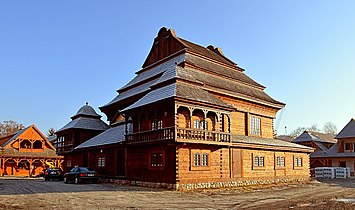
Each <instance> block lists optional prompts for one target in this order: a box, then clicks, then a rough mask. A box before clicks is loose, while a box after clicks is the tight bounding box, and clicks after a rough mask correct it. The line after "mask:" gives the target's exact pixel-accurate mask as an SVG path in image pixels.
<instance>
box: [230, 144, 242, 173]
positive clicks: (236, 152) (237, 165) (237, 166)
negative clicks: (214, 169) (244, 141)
mask: <svg viewBox="0 0 355 210" xmlns="http://www.w3.org/2000/svg"><path fill="white" fill-rule="evenodd" d="M240 177H242V150H241V149H232V178H240Z"/></svg>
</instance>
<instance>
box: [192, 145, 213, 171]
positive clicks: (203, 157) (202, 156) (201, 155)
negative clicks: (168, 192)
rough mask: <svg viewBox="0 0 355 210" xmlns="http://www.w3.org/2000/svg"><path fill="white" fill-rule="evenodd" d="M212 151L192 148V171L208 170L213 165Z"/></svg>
mask: <svg viewBox="0 0 355 210" xmlns="http://www.w3.org/2000/svg"><path fill="white" fill-rule="evenodd" d="M210 158H211V151H210V150H198V149H193V150H191V155H190V170H191V171H206V170H210V167H211V162H210Z"/></svg>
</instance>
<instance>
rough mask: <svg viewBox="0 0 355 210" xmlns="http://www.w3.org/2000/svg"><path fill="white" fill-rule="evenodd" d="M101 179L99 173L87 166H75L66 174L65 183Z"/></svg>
mask: <svg viewBox="0 0 355 210" xmlns="http://www.w3.org/2000/svg"><path fill="white" fill-rule="evenodd" d="M98 181H99V176H98V173H97V172H95V171H93V170H91V169H90V168H87V167H74V168H72V169H71V170H70V172H68V173H65V174H64V183H69V182H74V183H75V184H79V183H83V182H92V183H97V182H98Z"/></svg>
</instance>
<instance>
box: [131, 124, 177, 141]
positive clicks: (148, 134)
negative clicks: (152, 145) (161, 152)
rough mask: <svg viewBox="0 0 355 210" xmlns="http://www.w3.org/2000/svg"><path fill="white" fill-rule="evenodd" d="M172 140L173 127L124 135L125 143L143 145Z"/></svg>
mask: <svg viewBox="0 0 355 210" xmlns="http://www.w3.org/2000/svg"><path fill="white" fill-rule="evenodd" d="M172 139H174V127H169V128H162V129H157V130H151V131H143V132H139V133H133V134H128V135H126V140H127V143H143V142H152V141H163V140H172Z"/></svg>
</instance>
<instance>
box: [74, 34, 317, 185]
mask: <svg viewBox="0 0 355 210" xmlns="http://www.w3.org/2000/svg"><path fill="white" fill-rule="evenodd" d="M264 89H265V87H264V86H262V85H260V84H259V83H257V82H255V81H254V80H253V79H251V78H250V77H248V76H247V75H246V74H245V73H244V69H242V68H241V67H239V66H238V65H237V64H236V63H234V62H233V61H231V60H230V59H228V58H227V57H226V56H225V55H224V54H223V52H222V51H221V49H220V48H218V47H213V46H208V47H202V46H199V45H197V44H194V43H192V42H189V41H187V40H185V39H182V38H180V37H177V35H176V33H175V31H174V30H172V29H167V28H164V27H163V28H162V29H161V30H160V31H159V33H158V36H157V37H156V38H155V39H154V42H153V46H152V48H151V50H150V52H149V55H148V57H147V58H146V60H145V62H144V64H143V67H142V69H141V70H139V71H138V72H137V73H136V76H135V77H134V78H133V79H132V80H131V81H130V82H128V83H127V84H126V85H125V86H124V87H122V88H121V89H119V90H118V95H117V96H116V97H115V98H114V99H113V100H112V101H110V102H109V103H108V104H106V105H104V106H102V107H100V109H101V111H103V112H104V113H105V114H106V115H107V118H108V120H109V122H110V126H111V128H110V129H109V130H107V131H106V132H104V133H102V134H100V135H101V136H100V135H99V136H100V137H99V136H98V137H94V138H92V139H90V140H88V141H87V143H83V144H81V145H79V146H78V147H76V149H75V151H77V152H78V153H80V154H87V153H89V154H90V157H93V159H92V160H96V161H95V162H94V163H93V164H94V165H95V164H97V165H100V164H102V161H101V160H102V159H100V157H103V156H102V155H100V152H101V150H102V154H104V153H105V152H104V151H106V149H111V151H110V153H109V158H106V157H105V161H106V160H108V159H111V158H113V159H114V160H111V163H110V166H109V167H115V169H113V170H112V171H111V172H110V173H112V175H114V174H116V175H123V176H124V179H125V180H128V181H130V182H131V183H133V184H139V185H144V186H166V187H171V188H175V189H195V188H215V187H233V186H241V185H250V184H265V183H275V182H285V181H299V180H302V181H303V180H308V179H309V153H311V152H312V151H313V149H312V148H309V147H306V146H302V145H298V144H293V143H290V142H285V141H281V140H276V139H274V138H273V137H274V133H273V120H274V118H275V116H276V113H277V111H278V110H279V109H281V108H282V107H284V105H285V104H284V103H281V102H279V101H276V100H274V99H273V98H271V97H270V96H269V95H267V94H266V93H265V92H264ZM122 125H124V129H123V127H121V126H122ZM111 129H116V130H115V131H113V130H111ZM110 130H111V131H112V133H114V135H113V137H112V138H109V139H110V140H108V142H111V143H105V141H106V137H105V135H107V136H108V137H109V136H111V134H109V133H108V132H109V131H110ZM105 133H106V134H105ZM89 142H90V144H89ZM86 144H87V145H86ZM84 156H85V155H84ZM88 164H90V163H88ZM108 164H109V163H107V164H106V162H105V166H106V165H108Z"/></svg>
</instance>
